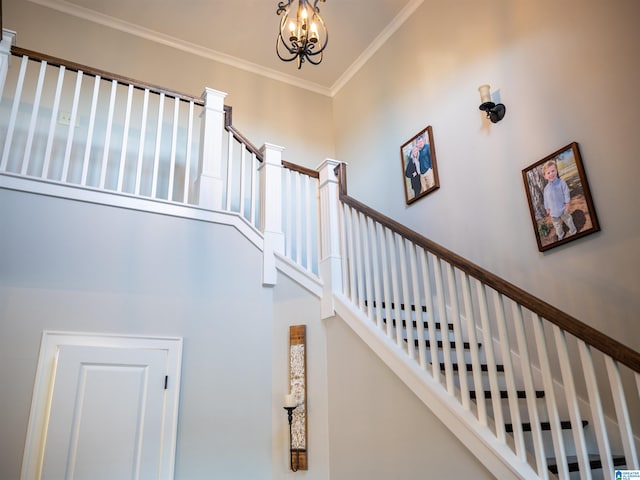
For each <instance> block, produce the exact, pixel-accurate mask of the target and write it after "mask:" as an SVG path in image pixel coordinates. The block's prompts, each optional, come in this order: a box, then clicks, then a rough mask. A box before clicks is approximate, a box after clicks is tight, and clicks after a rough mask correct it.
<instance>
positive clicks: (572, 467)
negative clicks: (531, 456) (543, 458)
mask: <svg viewBox="0 0 640 480" xmlns="http://www.w3.org/2000/svg"><path fill="white" fill-rule="evenodd" d="M612 460H613V466H614V467H620V466H622V465H626V464H627V463H626V462H627V461H626V459H625V458H624V456H623V455H616V456H614V457H612ZM589 465H590V467H591V470H598V469H601V468H602V460H601V459H600V455H594V454H591V455H589ZM547 466H548V467H549V471H550V472H551V473H553V474H557V473H558V462H557V461H556V459H555V458H548V459H547ZM567 466H568V467H569V471H570V472H577V471H579V470H580V467H579V463H578V457H576V456H568V457H567Z"/></svg>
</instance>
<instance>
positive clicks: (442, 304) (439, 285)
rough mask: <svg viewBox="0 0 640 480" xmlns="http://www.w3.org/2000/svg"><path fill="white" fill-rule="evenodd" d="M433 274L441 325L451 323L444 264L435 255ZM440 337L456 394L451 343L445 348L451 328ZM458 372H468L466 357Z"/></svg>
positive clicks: (448, 379)
mask: <svg viewBox="0 0 640 480" xmlns="http://www.w3.org/2000/svg"><path fill="white" fill-rule="evenodd" d="M433 276H434V278H435V283H436V303H437V304H438V319H439V320H440V325H447V326H448V325H449V319H448V318H447V310H446V305H447V299H446V298H445V294H444V283H443V279H442V278H443V277H442V266H441V263H440V259H439V258H438V257H433ZM440 338H441V339H442V346H443V348H442V356H443V361H444V380H445V384H446V388H447V392H449V394H450V395H455V388H456V386H455V383H454V373H453V361H452V359H451V352H450V348H449V345H447V347H446V348H445V347H444V345H445V343H447V344H448V338H449V330H448V329H447V330H444V331H443V330H441V331H440ZM431 349H432V351H433V349H437V345H432V346H431ZM458 374H459V375H460V376H462V375H466V374H467V369H466V365H465V362H464V359H459V360H458Z"/></svg>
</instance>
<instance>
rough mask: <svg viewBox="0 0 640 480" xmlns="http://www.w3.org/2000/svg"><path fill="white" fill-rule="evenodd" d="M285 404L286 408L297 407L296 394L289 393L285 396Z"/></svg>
mask: <svg viewBox="0 0 640 480" xmlns="http://www.w3.org/2000/svg"><path fill="white" fill-rule="evenodd" d="M284 406H285V407H286V408H291V407H295V406H297V405H296V396H295V395H293V394H292V393H289V394H287V395H285V396H284Z"/></svg>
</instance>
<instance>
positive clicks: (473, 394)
mask: <svg viewBox="0 0 640 480" xmlns="http://www.w3.org/2000/svg"><path fill="white" fill-rule="evenodd" d="M335 173H336V176H337V180H336V181H337V182H338V183H339V186H338V187H337V190H338V196H339V199H340V207H339V208H338V211H339V219H338V220H337V221H338V222H339V223H340V225H341V232H342V237H341V240H340V244H341V249H340V256H341V258H342V265H341V272H342V274H343V276H342V279H341V283H340V285H338V286H337V288H335V289H334V292H336V293H335V296H336V297H337V299H338V300H337V301H336V311H337V312H338V314H339V315H340V316H342V317H343V318H344V319H345V321H346V322H347V323H348V324H349V325H350V326H351V327H352V328H353V329H354V331H356V333H358V334H359V335H360V337H361V338H362V339H363V340H364V341H365V342H366V343H367V344H368V345H369V346H370V347H371V348H372V349H373V350H374V351H376V353H377V354H378V355H379V356H380V357H381V358H383V359H384V360H385V362H387V364H388V365H390V367H391V368H392V369H393V370H394V371H395V372H396V373H397V374H398V375H399V376H400V377H401V378H402V379H403V380H404V381H405V383H406V384H407V385H408V386H409V387H410V388H411V389H412V390H413V391H414V393H416V394H417V395H418V396H419V397H420V398H422V399H423V401H424V402H425V403H426V404H427V405H429V406H430V407H431V408H432V409H433V410H434V412H437V414H439V415H441V416H446V418H447V423H448V424H449V425H450V428H451V430H452V432H453V433H454V434H456V435H458V438H459V439H460V440H461V441H462V442H463V443H465V444H466V445H467V447H468V448H469V449H470V450H471V451H473V452H474V453H475V454H476V456H477V457H478V458H479V459H480V460H481V461H483V463H485V466H487V468H488V469H489V470H490V471H492V472H493V473H494V475H495V476H496V477H497V478H509V477H513V478H562V479H574V478H575V479H577V478H581V479H591V478H596V479H600V478H604V479H613V478H615V470H616V469H628V470H636V469H638V468H639V467H638V456H637V451H638V446H639V445H640V440H639V439H638V434H637V432H638V431H640V430H639V427H640V418H638V414H639V413H640V411H639V409H638V392H639V391H640V375H639V373H638V372H640V356H638V353H637V352H633V351H632V350H630V349H628V348H627V347H625V346H624V345H622V344H620V343H618V342H616V341H614V340H612V339H610V338H608V337H606V336H605V335H604V334H602V333H601V332H598V331H595V330H594V329H592V328H590V327H588V326H587V325H584V324H582V323H581V322H579V321H578V320H576V319H574V318H572V317H570V316H569V315H567V314H565V313H564V312H561V311H559V310H558V309H556V308H554V307H552V306H551V305H548V304H546V303H544V302H542V301H541V300H539V299H537V298H535V297H532V296H531V295H529V294H528V293H527V292H524V291H522V290H520V289H519V288H518V287H516V286H514V285H512V284H510V283H508V282H506V281H504V280H503V279H501V278H499V277H496V276H495V275H493V274H491V273H490V272H487V271H486V270H484V269H482V268H481V267H478V266H477V265H474V264H472V263H470V262H468V261H467V260H465V259H463V258H461V257H459V256H458V255H456V254H454V253H453V252H451V251H448V250H447V249H445V248H443V247H442V246H440V245H437V244H435V243H434V242H431V241H430V240H428V239H426V238H424V237H422V236H420V235H419V234H417V233H416V232H413V231H410V230H408V229H406V228H405V227H404V226H402V225H400V224H398V223H397V222H395V221H394V220H392V219H390V218H388V217H385V216H384V215H381V214H380V213H378V212H376V211H374V210H373V209H371V208H369V207H367V206H366V205H363V204H361V203H360V202H358V201H357V200H355V199H353V198H352V197H349V196H348V194H347V188H346V169H345V167H344V166H343V165H341V166H339V167H338V168H337V169H336V172H335ZM338 291H339V293H338ZM389 350H391V351H392V352H393V354H390V353H389ZM424 383H427V384H429V385H430V387H431V388H432V392H429V393H427V392H425V391H424V390H423V389H422V388H421V386H420V385H421V384H424ZM434 392H435V395H432V393H434ZM441 411H442V413H440V412H441ZM452 415H458V416H461V417H464V418H465V419H466V420H465V421H466V422H467V423H466V424H465V426H458V427H456V426H453V425H452V424H450V423H449V418H451V416H452ZM486 445H490V450H491V453H489V452H487V451H486V450H485V448H486ZM491 455H495V456H496V458H499V459H500V461H502V462H504V464H506V465H509V467H510V468H509V469H508V472H505V471H501V470H500V469H499V468H496V467H495V463H494V462H493V460H492V459H490V458H489V457H490V456H491Z"/></svg>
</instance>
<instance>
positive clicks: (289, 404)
mask: <svg viewBox="0 0 640 480" xmlns="http://www.w3.org/2000/svg"><path fill="white" fill-rule="evenodd" d="M297 406H298V405H297V402H296V397H295V395H293V394H288V395H285V396H284V409H285V410H286V411H287V417H288V420H289V465H290V466H291V470H292V471H294V472H297V471H298V467H299V466H300V449H299V448H296V449H295V451H296V453H297V455H296V456H297V458H296V464H295V466H294V465H293V452H294V448H293V433H292V431H291V425H292V423H293V411H294V410H295V409H296V408H297Z"/></svg>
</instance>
